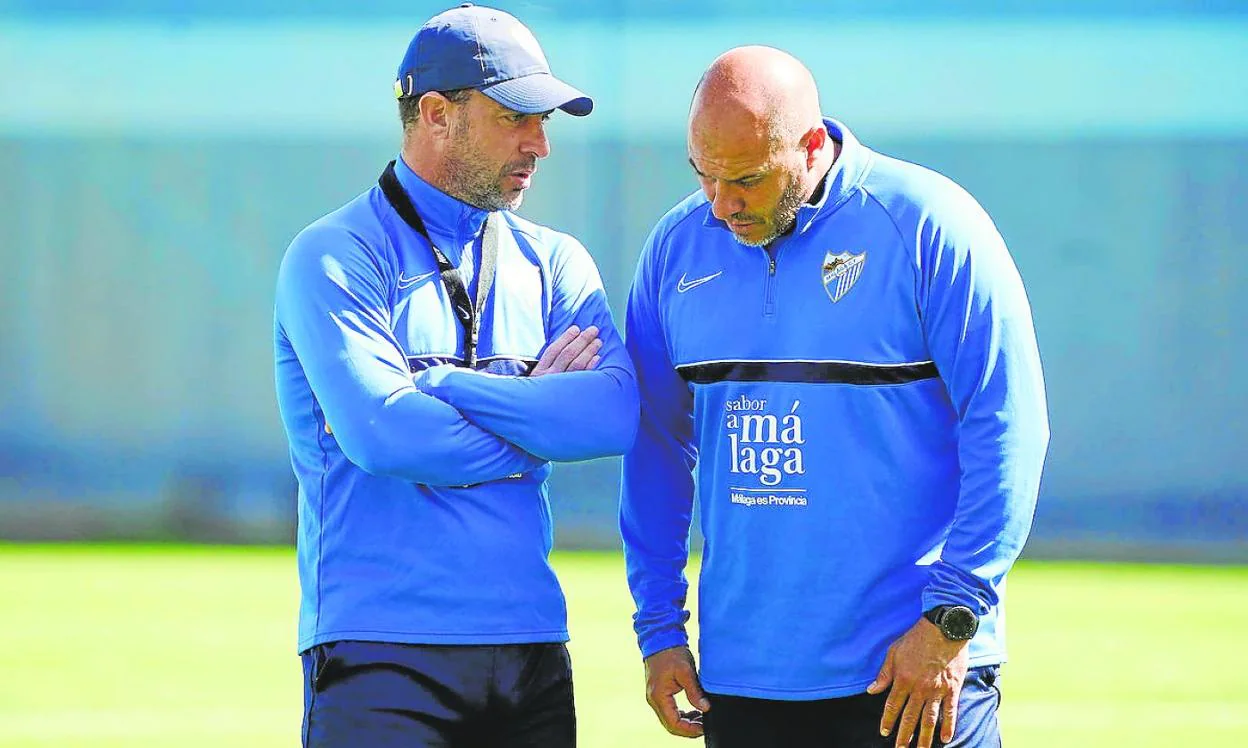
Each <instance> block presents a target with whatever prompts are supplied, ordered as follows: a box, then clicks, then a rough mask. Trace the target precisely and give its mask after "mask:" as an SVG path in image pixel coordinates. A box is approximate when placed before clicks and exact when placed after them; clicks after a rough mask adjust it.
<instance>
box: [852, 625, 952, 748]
mask: <svg viewBox="0 0 1248 748" xmlns="http://www.w3.org/2000/svg"><path fill="white" fill-rule="evenodd" d="M968 650H969V647H968V646H967V642H960V641H949V640H948V639H946V638H945V636H944V634H942V633H940V629H938V628H936V626H935V625H933V624H932V623H931V622H930V621H928V620H927V619H926V618H920V619H919V622H918V623H916V624H914V626H912V627H910V630H909V631H907V632H906V633H905V634H903V635H902V637H901V638H900V639H898V640H897V641H895V642H893V646H891V647H889V648H888V655H887V656H886V657H885V658H884V666H883V667H881V668H880V673H879V675H877V676H875V682H874V683H872V684H871V685H870V686H867V693H871V694H876V693H881V692H883V691H884V689H886V688H888V687H889V684H890V683H891V684H892V690H891V691H889V694H888V701H887V702H886V703H885V704H884V716H883V718H882V719H881V720H880V734H881V735H885V736H887V735H888V734H889V733H890V732H892V730H893V726H894V725H895V724H896V723H897V717H898V716H900V717H901V726H900V727H899V728H898V729H897V743H896V745H897V746H898V748H902V747H903V746H908V745H909V744H910V739H911V738H912V737H914V734H915V727H918V728H919V732H918V735H919V742H918V748H931V745H932V736H933V734H934V733H935V732H936V722H937V720H938V719H939V721H940V726H941V729H940V740H941V742H942V743H948V742H950V741H951V740H953V730H954V727H955V726H956V721H957V716H958V695H959V694H960V693H961V692H962V681H964V680H966V669H967V666H968V664H969V662H970V654H969V653H968Z"/></svg>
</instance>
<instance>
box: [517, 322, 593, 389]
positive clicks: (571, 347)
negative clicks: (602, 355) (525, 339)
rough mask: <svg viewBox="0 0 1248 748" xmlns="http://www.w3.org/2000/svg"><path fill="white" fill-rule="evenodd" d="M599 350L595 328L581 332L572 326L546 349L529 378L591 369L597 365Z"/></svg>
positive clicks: (590, 327) (587, 328)
mask: <svg viewBox="0 0 1248 748" xmlns="http://www.w3.org/2000/svg"><path fill="white" fill-rule="evenodd" d="M600 348H602V340H600V339H599V338H598V328H597V327H594V326H593V325H590V326H589V327H586V328H585V329H584V330H582V329H580V328H579V327H577V326H576V325H572V326H571V327H569V328H568V329H567V330H565V331H564V333H563V334H562V335H560V336H559V337H558V338H556V339H555V341H554V342H553V343H551V344H550V345H549V346H547V347H546V350H545V352H543V353H542V357H541V359H540V360H539V361H538V362H537V366H534V367H533V371H531V372H529V376H531V377H540V376H543V375H545V374H561V373H563V372H565V371H585V370H587V369H592V368H594V367H595V366H597V365H598V361H599V357H598V350H599V349H600Z"/></svg>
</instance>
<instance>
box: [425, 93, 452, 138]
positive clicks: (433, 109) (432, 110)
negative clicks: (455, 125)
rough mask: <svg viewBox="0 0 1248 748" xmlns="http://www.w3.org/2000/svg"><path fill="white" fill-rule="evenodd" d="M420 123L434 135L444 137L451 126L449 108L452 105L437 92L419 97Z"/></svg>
mask: <svg viewBox="0 0 1248 748" xmlns="http://www.w3.org/2000/svg"><path fill="white" fill-rule="evenodd" d="M419 106H420V123H421V125H422V126H424V127H425V128H426V129H428V130H429V132H431V133H433V134H435V135H445V134H446V131H447V130H448V129H450V125H451V107H453V106H454V103H453V102H452V101H451V100H450V99H447V98H446V97H445V96H443V95H442V94H440V93H438V92H437V91H429V92H428V93H424V94H421V96H420V104H419Z"/></svg>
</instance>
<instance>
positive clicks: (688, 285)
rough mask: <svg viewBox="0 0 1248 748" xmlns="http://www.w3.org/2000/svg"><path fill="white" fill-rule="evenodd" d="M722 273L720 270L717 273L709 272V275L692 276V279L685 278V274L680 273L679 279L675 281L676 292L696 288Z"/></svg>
mask: <svg viewBox="0 0 1248 748" xmlns="http://www.w3.org/2000/svg"><path fill="white" fill-rule="evenodd" d="M723 274H724V271H722V270H721V271H719V272H718V273H711V274H710V275H704V276H702V277H701V278H694V279H693V280H685V274H684V273H682V274H681V276H680V281H679V282H677V283H676V293H684V292H685V291H692V290H693V289H695V288H697V287H698V286H700V285H702V284H703V283H710V282H711V281H713V280H715V279H716V278H718V277H719V276H721V275H723Z"/></svg>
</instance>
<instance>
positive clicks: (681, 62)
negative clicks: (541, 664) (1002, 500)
mask: <svg viewBox="0 0 1248 748" xmlns="http://www.w3.org/2000/svg"><path fill="white" fill-rule="evenodd" d="M495 4H496V5H497V6H498V7H502V8H505V9H507V10H510V11H512V12H514V13H516V14H517V15H519V16H520V17H521V18H522V20H524V21H526V22H527V23H528V24H529V25H530V26H531V27H532V28H533V29H534V31H535V32H536V34H537V36H538V37H539V39H540V40H541V41H542V43H543V44H544V45H545V48H546V52H547V54H548V57H549V58H550V60H551V64H552V66H553V68H554V70H555V71H556V73H557V74H559V75H560V76H562V77H564V78H566V79H567V80H569V81H571V82H573V83H574V84H576V85H578V86H580V87H581V88H583V89H584V90H586V91H588V92H590V93H591V94H592V95H593V96H594V97H595V98H596V101H597V109H596V110H595V112H594V114H593V116H591V117H589V118H587V119H585V120H574V119H573V118H570V117H566V116H557V117H555V118H554V120H553V122H552V124H551V127H550V129H551V137H552V141H553V146H554V151H553V155H552V156H551V157H550V158H549V159H548V161H547V162H546V163H544V164H543V165H542V167H541V173H540V174H539V175H538V176H537V178H536V180H535V186H534V188H533V189H532V190H531V192H530V193H529V196H528V197H527V199H526V201H525V204H524V208H523V211H522V212H523V213H524V214H525V215H527V216H528V217H530V218H532V219H534V220H537V221H539V222H543V223H547V224H550V225H552V226H554V227H557V228H560V229H563V230H566V231H568V232H570V233H572V234H574V235H576V236H577V237H579V238H580V239H581V240H582V241H583V242H584V243H585V245H586V246H588V247H589V248H590V250H591V251H592V253H593V254H594V256H595V257H596V258H597V261H598V263H599V266H600V268H601V270H602V274H603V276H604V278H605V281H606V284H607V288H608V292H609V294H610V295H611V297H612V301H613V304H614V307H615V309H616V310H617V316H618V315H619V310H620V309H621V308H622V305H623V301H624V299H625V295H626V292H627V289H628V284H629V281H630V279H631V275H632V270H633V266H634V262H635V258H636V255H637V253H638V250H639V249H640V246H641V243H642V241H643V239H644V237H645V235H646V233H647V232H648V230H649V228H650V227H651V225H652V224H653V222H654V221H655V220H656V219H657V218H658V217H659V216H660V215H661V214H662V213H663V212H664V211H665V210H666V209H667V208H668V207H670V206H671V205H672V204H673V203H674V202H676V201H677V200H679V199H680V198H681V197H682V196H684V195H685V194H687V193H688V192H691V191H692V190H694V189H695V188H696V183H695V181H694V179H693V178H692V174H691V173H690V170H689V167H688V165H687V163H686V160H685V158H686V156H685V146H684V120H685V115H686V112H687V109H688V103H689V99H690V95H691V92H692V90H693V87H694V85H695V83H696V81H697V79H698V77H699V75H700V73H701V71H702V70H703V69H704V68H705V67H706V65H707V64H708V63H709V62H710V61H711V60H712V59H713V58H714V57H715V56H716V55H717V54H719V53H720V52H722V51H724V50H725V49H727V48H729V47H731V46H733V45H736V44H741V43H766V44H772V45H775V46H778V47H781V48H783V49H786V50H788V51H790V52H792V53H793V54H795V55H797V56H798V57H799V58H801V59H802V60H803V61H804V62H805V63H806V64H807V65H808V66H809V67H810V68H811V69H812V70H813V71H814V73H815V76H816V79H817V80H818V82H819V84H820V86H821V93H822V98H823V102H824V110H825V112H826V113H827V114H829V115H832V116H835V117H837V118H839V119H841V120H842V121H844V122H845V123H846V124H847V125H848V126H849V127H850V128H851V129H852V130H853V131H854V132H855V133H856V134H857V136H858V137H859V138H860V139H861V140H863V141H864V142H865V143H867V144H868V145H870V146H872V147H874V148H875V149H877V150H881V151H883V152H885V153H888V154H891V155H895V156H899V157H902V158H905V159H908V160H912V161H917V162H919V163H922V164H925V165H927V166H930V167H933V168H935V169H937V170H939V171H941V172H943V173H945V174H947V175H948V176H950V177H952V178H953V179H955V180H956V181H958V182H960V183H961V184H962V185H964V186H965V187H966V188H967V189H969V190H970V191H971V192H972V193H973V194H974V195H975V196H976V197H977V198H978V199H979V200H980V201H981V202H982V203H983V204H984V206H985V207H986V208H987V209H988V211H989V212H990V213H991V214H992V216H993V217H994V218H995V220H996V221H997V223H998V225H999V227H1000V229H1001V231H1002V233H1003V234H1004V236H1005V238H1006V240H1007V241H1008V243H1009V246H1010V248H1011V249H1012V251H1013V253H1014V256H1015V258H1016V260H1017V262H1018V265H1019V267H1020V269H1021V271H1022V274H1023V277H1024V280H1025V282H1026V285H1027V288H1028V291H1029V293H1030V297H1031V299H1032V303H1033V307H1034V311H1035V319H1036V327H1037V330H1038V334H1039V338H1040V347H1041V351H1042V354H1043V358H1044V365H1045V373H1046V375H1047V379H1048V386H1049V393H1050V403H1051V408H1052V429H1053V440H1052V447H1051V450H1050V457H1049V461H1048V467H1047V470H1046V473H1045V480H1044V486H1043V494H1042V498H1041V503H1040V509H1039V513H1038V516H1037V520H1036V526H1035V532H1034V535H1033V541H1032V543H1031V545H1030V546H1029V548H1028V553H1029V554H1030V555H1032V556H1033V557H1054V556H1066V557H1079V558H1138V559H1147V560H1206V561H1233V562H1244V561H1248V384H1246V383H1245V382H1246V378H1245V374H1244V372H1245V370H1248V345H1246V344H1248V299H1246V297H1245V295H1244V293H1243V289H1244V288H1246V287H1248V269H1246V268H1248V263H1245V261H1244V253H1245V250H1248V246H1246V244H1248V240H1246V239H1245V237H1246V236H1248V201H1246V200H1245V195H1248V7H1246V4H1245V3H1244V2H1242V1H1239V0H1204V1H1202V2H1185V1H1182V0H1086V1H1085V2H1079V3H1059V2H1024V1H1023V0H998V1H997V2H995V3H979V2H970V1H969V0H967V1H957V2H946V3H932V2H929V1H928V0H888V1H884V2H874V3H849V2H841V1H840V0H829V1H825V2H820V3H810V2H799V1H798V0H770V2H767V3H758V2H756V1H755V0H714V1H713V2H712V0H616V1H614V2H581V1H580V0H541V1H536V0H535V1H533V2H508V1H505V0H498V1H497V2H496V3H495ZM445 7H446V6H445V5H444V4H443V3H440V2H439V3H431V2H423V1H412V0H371V1H369V2H350V3H347V2H341V1H338V0H334V1H331V0H303V1H302V2H292V1H291V0H180V1H179V2H168V1H167V0H0V259H2V260H3V268H4V271H3V273H0V537H4V538H9V539H74V540H78V539H147V540H204V541H214V542H241V543H285V542H288V541H289V540H290V539H291V538H292V537H293V534H292V527H293V523H294V519H295V515H294V491H295V486H294V480H293V478H292V476H291V472H290V467H289V463H288V461H287V455H286V449H285V443H284V439H283V435H282V431H281V428H280V425H279V421H278V416H277V411H276V406H275V403H274V395H273V385H272V355H271V325H272V323H271V320H272V297H273V293H272V292H273V284H274V276H275V272H276V268H277V265H278V262H279V259H280V257H281V255H282V252H283V251H284V249H285V248H286V246H287V244H288V242H289V241H290V239H291V238H292V237H293V236H294V234H295V233H296V232H297V231H298V230H299V229H300V228H302V227H303V226H304V225H306V224H307V223H309V222H310V221H312V220H314V219H315V218H317V217H318V216H320V215H322V214H324V213H326V212H328V211H330V210H332V209H334V208H336V207H338V206H339V205H340V204H342V203H343V202H345V201H347V200H349V199H350V198H352V197H353V196H354V195H356V194H357V193H359V192H360V191H363V190H364V189H366V188H368V187H369V186H370V185H371V184H372V183H373V182H374V180H375V178H376V176H377V174H378V173H379V172H380V170H381V168H382V167H383V166H384V164H385V162H386V161H387V160H388V159H390V158H392V157H394V155H395V154H396V152H397V149H398V142H399V126H398V120H397V114H396V108H395V103H394V100H393V98H392V93H391V85H392V82H393V79H394V69H395V67H396V65H397V63H398V61H399V58H400V57H401V55H402V53H403V51H404V49H405V47H406V45H407V42H408V40H409V39H410V37H411V35H412V33H413V31H414V30H415V28H416V27H417V26H418V25H419V24H420V23H421V22H422V21H423V20H424V19H425V18H427V17H428V16H430V15H432V14H433V13H435V12H437V11H439V10H442V9H444V8H445ZM553 496H554V502H555V508H556V513H557V516H558V527H559V544H560V545H561V546H562V547H565V548H569V547H603V548H616V547H618V541H617V538H616V533H615V528H614V522H615V520H614V511H615V502H616V464H615V462H614V461H601V462H594V463H588V464H583V465H575V466H562V467H560V468H559V469H558V471H557V472H556V478H555V487H554V491H553Z"/></svg>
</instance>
